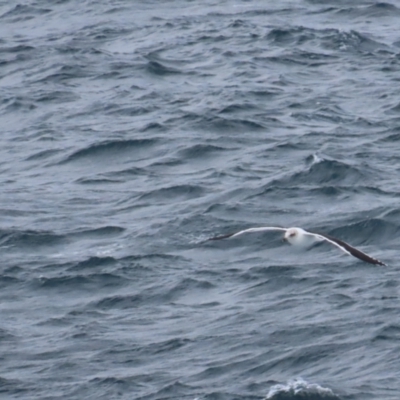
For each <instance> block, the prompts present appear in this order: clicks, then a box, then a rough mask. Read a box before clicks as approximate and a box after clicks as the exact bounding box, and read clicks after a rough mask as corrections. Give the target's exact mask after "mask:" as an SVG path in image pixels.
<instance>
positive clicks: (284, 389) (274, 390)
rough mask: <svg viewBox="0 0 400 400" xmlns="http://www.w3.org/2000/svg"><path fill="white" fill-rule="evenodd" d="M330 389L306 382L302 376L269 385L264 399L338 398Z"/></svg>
mask: <svg viewBox="0 0 400 400" xmlns="http://www.w3.org/2000/svg"><path fill="white" fill-rule="evenodd" d="M340 399H341V397H340V396H338V395H336V394H335V393H334V392H333V391H332V390H331V389H329V388H325V387H323V386H320V385H318V384H316V383H308V382H307V381H305V380H304V379H302V378H297V379H293V380H290V381H288V382H287V383H286V384H277V385H274V386H272V387H271V389H270V390H269V392H268V394H267V397H266V400H340Z"/></svg>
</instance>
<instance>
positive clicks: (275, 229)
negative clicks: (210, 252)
mask: <svg viewBox="0 0 400 400" xmlns="http://www.w3.org/2000/svg"><path fill="white" fill-rule="evenodd" d="M265 231H286V228H280V227H276V226H261V227H259V228H249V229H244V230H243V231H239V232H234V233H228V234H226V235H219V236H214V237H212V238H210V239H207V240H221V239H228V238H231V237H235V236H239V235H243V233H251V232H265Z"/></svg>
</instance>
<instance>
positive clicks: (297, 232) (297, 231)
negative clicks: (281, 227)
mask: <svg viewBox="0 0 400 400" xmlns="http://www.w3.org/2000/svg"><path fill="white" fill-rule="evenodd" d="M304 233H305V231H304V229H301V228H288V230H287V231H286V232H285V236H284V237H283V238H284V240H287V241H288V242H289V243H290V244H293V245H299V244H302V242H303V240H304Z"/></svg>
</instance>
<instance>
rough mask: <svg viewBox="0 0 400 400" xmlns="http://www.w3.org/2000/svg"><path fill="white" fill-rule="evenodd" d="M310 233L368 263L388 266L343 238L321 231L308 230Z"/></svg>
mask: <svg viewBox="0 0 400 400" xmlns="http://www.w3.org/2000/svg"><path fill="white" fill-rule="evenodd" d="M307 233H308V234H310V235H313V236H315V237H317V238H318V239H320V240H325V241H326V242H329V243H331V244H333V245H334V246H336V247H338V248H339V249H340V250H342V251H344V252H345V253H347V254H349V255H351V256H353V257H356V258H358V259H360V260H362V261H365V262H367V263H370V264H375V265H383V266H387V265H386V264H385V263H383V262H382V261H379V260H377V259H376V258H374V257H371V256H369V255H368V254H365V253H363V252H362V251H361V250H358V249H356V248H355V247H353V246H350V245H349V244H348V243H346V242H343V240H340V239H336V238H334V237H332V236H329V235H325V234H321V233H319V234H318V233H311V232H307Z"/></svg>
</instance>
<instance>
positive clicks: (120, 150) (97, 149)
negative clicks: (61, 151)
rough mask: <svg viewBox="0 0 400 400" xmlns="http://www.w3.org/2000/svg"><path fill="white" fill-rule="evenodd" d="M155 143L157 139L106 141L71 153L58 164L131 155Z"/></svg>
mask: <svg viewBox="0 0 400 400" xmlns="http://www.w3.org/2000/svg"><path fill="white" fill-rule="evenodd" d="M156 142H157V139H131V140H106V141H103V142H101V143H95V144H91V145H89V146H87V147H85V148H83V149H80V150H77V151H75V152H73V153H72V154H70V155H69V156H68V157H67V158H66V159H65V160H63V161H61V162H60V163H59V164H66V163H70V162H73V161H77V160H81V159H87V158H93V157H96V158H103V157H106V156H110V157H115V156H116V154H120V155H121V154H124V153H131V152H132V151H141V150H143V149H144V148H147V147H149V146H152V145H154V144H156Z"/></svg>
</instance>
